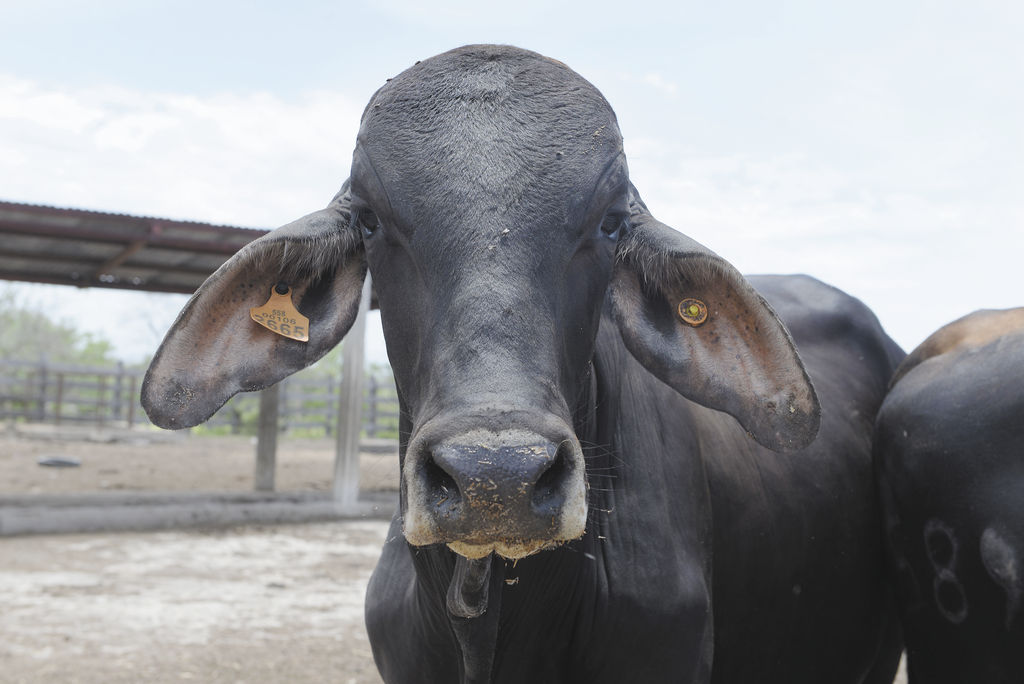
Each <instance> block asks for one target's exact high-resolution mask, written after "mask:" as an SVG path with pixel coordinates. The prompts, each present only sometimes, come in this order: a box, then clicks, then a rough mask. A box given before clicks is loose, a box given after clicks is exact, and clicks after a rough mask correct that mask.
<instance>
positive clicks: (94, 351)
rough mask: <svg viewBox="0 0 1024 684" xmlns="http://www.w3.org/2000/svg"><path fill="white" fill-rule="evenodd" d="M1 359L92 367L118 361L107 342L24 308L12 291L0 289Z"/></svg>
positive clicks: (109, 343)
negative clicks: (42, 361) (41, 360)
mask: <svg viewBox="0 0 1024 684" xmlns="http://www.w3.org/2000/svg"><path fill="white" fill-rule="evenodd" d="M0 359H3V360H12V361H39V360H40V359H45V360H46V361H47V362H49V363H77V364H84V365H93V366H95V365H110V364H113V363H116V361H117V359H116V357H115V356H114V346H113V344H112V343H111V342H110V341H109V340H106V339H103V338H101V337H98V336H96V335H93V334H92V333H88V332H82V331H80V330H76V329H75V327H74V326H73V325H70V324H68V323H67V322H64V321H54V320H53V319H51V318H50V317H49V316H47V315H46V314H45V313H41V312H39V311H33V310H31V309H29V308H27V307H25V306H24V305H23V304H21V303H20V302H19V301H18V297H17V293H16V292H15V291H14V290H13V289H11V288H6V289H0Z"/></svg>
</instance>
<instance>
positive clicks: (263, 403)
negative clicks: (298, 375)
mask: <svg viewBox="0 0 1024 684" xmlns="http://www.w3.org/2000/svg"><path fill="white" fill-rule="evenodd" d="M280 388H281V385H280V384H276V385H271V386H270V387H268V388H266V389H265V390H263V391H262V392H260V417H259V428H258V433H257V437H256V476H255V488H256V491H258V492H272V491H274V469H275V466H276V460H277V409H278V399H279V398H280V394H281V389H280Z"/></svg>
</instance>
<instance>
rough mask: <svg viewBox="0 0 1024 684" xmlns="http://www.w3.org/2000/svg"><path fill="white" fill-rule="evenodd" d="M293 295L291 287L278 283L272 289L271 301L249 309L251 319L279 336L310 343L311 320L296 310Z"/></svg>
mask: <svg viewBox="0 0 1024 684" xmlns="http://www.w3.org/2000/svg"><path fill="white" fill-rule="evenodd" d="M291 295H292V290H291V288H290V287H288V286H287V285H286V284H284V283H278V284H277V285H275V286H274V287H272V288H270V299H268V300H267V303H266V304H264V305H263V306H255V307H253V308H251V309H249V317H250V318H252V320H254V321H256V322H257V323H259V324H260V325H262V326H263V327H264V328H266V329H267V330H270V331H272V332H276V333H277V334H278V335H282V336H284V337H287V338H289V339H292V340H298V341H299V342H309V319H308V318H306V317H305V316H303V315H302V314H300V313H299V311H298V309H296V308H295V305H294V304H292V296H291Z"/></svg>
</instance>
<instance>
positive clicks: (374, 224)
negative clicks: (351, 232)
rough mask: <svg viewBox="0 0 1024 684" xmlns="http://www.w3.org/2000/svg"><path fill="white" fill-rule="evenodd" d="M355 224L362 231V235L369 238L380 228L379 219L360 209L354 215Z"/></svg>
mask: <svg viewBox="0 0 1024 684" xmlns="http://www.w3.org/2000/svg"><path fill="white" fill-rule="evenodd" d="M353 218H354V220H355V224H356V225H357V226H358V227H359V230H361V231H362V233H363V235H365V236H366V237H370V236H371V235H373V234H374V233H375V232H377V229H378V228H380V219H379V218H377V215H376V214H375V213H373V212H372V211H370V210H369V209H360V210H359V211H357V212H356V214H355V215H354V217H353Z"/></svg>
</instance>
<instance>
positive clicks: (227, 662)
mask: <svg viewBox="0 0 1024 684" xmlns="http://www.w3.org/2000/svg"><path fill="white" fill-rule="evenodd" d="M386 531H387V524H386V523H384V522H382V521H359V522H343V523H324V524H310V525H294V526H279V527H261V528H235V529H227V530H219V531H213V532H160V533H150V534H136V533H125V534H108V535H64V536H44V537H18V538H6V539H0V559H2V560H0V682H4V684H8V683H9V684H37V683H48V682H54V683H60V684H65V683H66V684H137V683H138V682H150V683H153V684H164V683H170V682H186V681H191V682H204V683H205V682H210V683H216V684H220V683H225V684H227V683H231V684H235V683H247V684H250V683H251V684H257V683H258V684H276V683H279V682H289V683H293V682H294V683H306V682H309V683H314V682H316V683H319V682H339V683H341V684H345V683H348V684H364V683H369V682H380V677H379V676H378V675H377V672H376V668H375V667H374V665H373V657H372V655H371V652H370V645H369V642H368V641H367V638H366V632H365V629H364V627H363V595H364V593H365V590H366V582H367V580H368V579H369V576H370V572H371V570H372V569H373V566H374V564H375V563H376V561H377V557H378V555H379V554H380V548H381V544H382V543H383V541H384V535H385V533H386Z"/></svg>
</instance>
